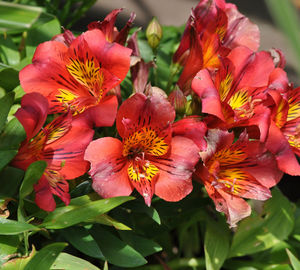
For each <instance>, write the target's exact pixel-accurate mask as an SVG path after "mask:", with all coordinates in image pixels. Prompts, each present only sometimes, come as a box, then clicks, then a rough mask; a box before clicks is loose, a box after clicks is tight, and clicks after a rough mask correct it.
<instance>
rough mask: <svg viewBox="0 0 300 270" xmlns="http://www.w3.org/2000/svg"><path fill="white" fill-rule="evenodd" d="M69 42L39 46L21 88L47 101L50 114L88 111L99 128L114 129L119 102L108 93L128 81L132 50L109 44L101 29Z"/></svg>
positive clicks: (22, 74) (24, 73)
mask: <svg viewBox="0 0 300 270" xmlns="http://www.w3.org/2000/svg"><path fill="white" fill-rule="evenodd" d="M68 37H70V35H68ZM69 42H71V43H70V44H69V46H68V45H66V43H65V42H64V43H62V42H59V41H56V40H53V41H48V42H44V43H42V44H40V45H39V46H38V47H37V49H36V51H35V54H34V57H33V61H32V62H33V63H32V64H30V65H28V66H26V67H25V68H24V69H22V70H21V72H20V82H21V85H22V87H23V89H24V91H25V92H27V93H30V92H39V93H41V94H42V95H43V96H45V97H47V98H48V101H49V104H50V113H61V112H66V111H68V110H71V111H72V113H73V115H76V114H79V113H82V112H84V111H86V114H88V115H89V117H91V119H92V120H93V122H94V123H95V125H96V126H111V125H112V124H113V123H114V120H115V116H116V112H117V106H118V102H117V99H116V97H115V96H108V95H107V93H108V91H109V90H111V89H112V88H114V87H116V86H117V85H119V84H120V83H121V81H122V80H123V79H124V78H125V76H126V74H127V72H128V70H129V63H130V54H131V50H130V49H128V48H125V47H123V46H121V45H119V44H116V43H109V42H107V41H106V39H105V36H104V34H103V33H102V32H101V31H100V30H98V29H95V30H91V31H87V32H85V33H83V34H82V35H80V36H79V37H77V38H76V39H72V37H70V38H69Z"/></svg>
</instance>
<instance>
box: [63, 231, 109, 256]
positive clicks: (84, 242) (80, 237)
mask: <svg viewBox="0 0 300 270" xmlns="http://www.w3.org/2000/svg"><path fill="white" fill-rule="evenodd" d="M62 235H63V237H64V238H66V240H67V241H68V242H70V243H71V244H72V245H73V246H74V247H75V248H76V249H78V250H79V251H80V252H82V253H84V254H86V255H88V256H90V257H92V258H97V259H101V260H104V259H105V258H104V256H103V254H102V252H101V250H100V249H99V247H98V245H97V243H96V241H95V240H94V238H93V237H92V236H91V235H90V233H89V231H88V230H87V229H85V228H84V227H75V226H73V227H69V228H67V229H64V230H62Z"/></svg>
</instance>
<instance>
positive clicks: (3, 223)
mask: <svg viewBox="0 0 300 270" xmlns="http://www.w3.org/2000/svg"><path fill="white" fill-rule="evenodd" d="M37 230H39V228H38V227H36V226H33V225H31V224H28V223H25V222H18V221H15V220H11V219H5V218H2V217H0V235H13V234H19V233H22V232H27V231H37Z"/></svg>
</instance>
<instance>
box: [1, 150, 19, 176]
mask: <svg viewBox="0 0 300 270" xmlns="http://www.w3.org/2000/svg"><path fill="white" fill-rule="evenodd" d="M17 153H18V150H4V151H0V171H1V170H2V169H3V168H4V167H5V166H6V165H7V164H8V163H9V162H11V161H12V159H13V158H14V157H15V155H16V154H17Z"/></svg>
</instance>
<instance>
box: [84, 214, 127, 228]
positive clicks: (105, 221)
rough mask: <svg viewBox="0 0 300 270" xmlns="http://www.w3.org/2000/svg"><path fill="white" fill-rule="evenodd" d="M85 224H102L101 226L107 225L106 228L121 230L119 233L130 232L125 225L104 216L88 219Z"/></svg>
mask: <svg viewBox="0 0 300 270" xmlns="http://www.w3.org/2000/svg"><path fill="white" fill-rule="evenodd" d="M87 222H89V223H99V224H103V225H107V226H113V227H114V228H116V229H117V230H121V231H130V230H131V228H129V227H128V226H126V225H125V224H123V223H121V222H119V221H117V220H115V219H113V218H112V217H110V216H108V215H106V214H103V215H100V216H97V217H95V218H92V219H89V220H87Z"/></svg>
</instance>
